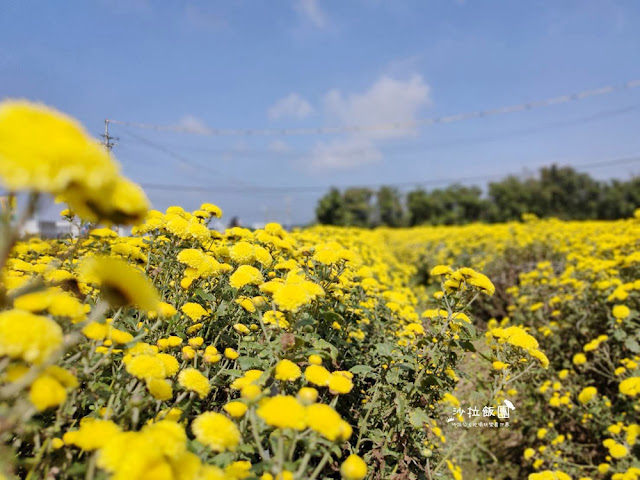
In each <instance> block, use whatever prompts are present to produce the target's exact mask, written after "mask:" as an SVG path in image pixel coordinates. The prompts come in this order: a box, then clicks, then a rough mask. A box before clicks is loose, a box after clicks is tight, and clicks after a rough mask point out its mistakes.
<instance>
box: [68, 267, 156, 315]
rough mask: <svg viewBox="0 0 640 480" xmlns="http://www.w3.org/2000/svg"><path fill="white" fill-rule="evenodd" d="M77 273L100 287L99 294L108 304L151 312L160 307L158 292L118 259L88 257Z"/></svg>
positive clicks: (135, 270) (142, 274) (144, 276)
mask: <svg viewBox="0 0 640 480" xmlns="http://www.w3.org/2000/svg"><path fill="white" fill-rule="evenodd" d="M80 274H81V276H82V277H83V278H84V279H85V281H86V282H87V283H93V284H96V285H97V286H98V287H100V293H101V294H102V296H103V297H104V298H105V299H106V300H107V301H108V302H109V303H110V304H111V305H114V306H124V305H135V306H137V307H139V308H141V309H142V310H155V309H157V308H158V306H159V304H160V297H159V295H158V292H157V291H156V289H155V287H154V286H153V284H152V283H151V281H150V280H149V279H148V278H147V276H146V275H145V274H144V273H142V272H141V271H140V270H138V269H136V268H134V267H133V266H131V265H129V264H128V263H127V262H125V261H124V260H120V259H119V258H115V257H91V258H88V259H86V260H85V261H84V262H83V263H82V265H81V267H80Z"/></svg>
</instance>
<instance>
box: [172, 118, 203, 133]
mask: <svg viewBox="0 0 640 480" xmlns="http://www.w3.org/2000/svg"><path fill="white" fill-rule="evenodd" d="M177 126H178V127H180V128H184V129H185V130H190V131H192V132H194V133H202V134H204V133H207V131H208V130H209V128H208V127H207V125H206V124H205V123H204V122H203V121H202V120H200V119H199V118H198V117H196V116H194V115H185V116H183V117H182V118H181V119H180V121H179V122H178V125H177Z"/></svg>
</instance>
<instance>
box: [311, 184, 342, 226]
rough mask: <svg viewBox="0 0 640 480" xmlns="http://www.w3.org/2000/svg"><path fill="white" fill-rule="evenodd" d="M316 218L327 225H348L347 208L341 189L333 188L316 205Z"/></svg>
mask: <svg viewBox="0 0 640 480" xmlns="http://www.w3.org/2000/svg"><path fill="white" fill-rule="evenodd" d="M316 218H317V219H318V222H319V223H322V224H325V225H346V210H345V203H344V199H343V198H342V194H341V193H340V190H338V189H337V188H331V189H330V190H329V192H328V193H327V194H326V195H325V196H324V197H322V198H321V199H320V200H319V202H318V205H317V207H316Z"/></svg>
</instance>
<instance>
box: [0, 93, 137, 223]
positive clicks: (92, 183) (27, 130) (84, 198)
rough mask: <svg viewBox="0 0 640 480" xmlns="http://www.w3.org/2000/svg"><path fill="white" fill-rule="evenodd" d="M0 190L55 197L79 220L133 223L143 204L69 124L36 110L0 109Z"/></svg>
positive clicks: (98, 149)
mask: <svg viewBox="0 0 640 480" xmlns="http://www.w3.org/2000/svg"><path fill="white" fill-rule="evenodd" d="M0 184H2V185H3V186H4V187H5V188H7V189H8V190H12V191H20V190H30V191H36V192H46V193H50V194H52V195H57V196H58V199H60V200H62V201H65V202H67V203H68V204H69V206H70V207H71V209H72V210H73V211H74V212H75V213H76V214H77V215H79V216H80V217H82V218H83V219H85V220H89V221H93V222H97V221H107V222H112V223H122V224H125V223H139V222H141V221H142V220H143V219H144V217H145V215H146V212H147V210H148V209H149V201H148V200H147V197H146V195H145V194H144V191H143V190H142V189H141V188H140V187H139V186H138V185H136V184H134V183H132V182H131V181H129V180H127V179H126V178H124V177H123V176H121V175H120V172H119V165H118V164H117V163H116V162H115V161H114V160H112V159H111V157H110V156H109V153H108V152H107V151H106V149H105V148H104V147H103V146H102V145H100V144H99V143H98V142H97V141H96V140H94V139H93V138H91V137H90V136H89V135H88V134H87V132H86V131H85V130H84V129H83V128H82V126H81V125H80V124H78V123H77V122H76V121H75V120H73V119H72V118H70V117H68V116H66V115H64V114H63V113H61V112H58V111H56V110H54V109H51V108H48V107H46V106H44V105H41V104H36V103H30V102H27V101H16V100H9V101H6V102H3V103H2V104H0Z"/></svg>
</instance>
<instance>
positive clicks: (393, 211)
mask: <svg viewBox="0 0 640 480" xmlns="http://www.w3.org/2000/svg"><path fill="white" fill-rule="evenodd" d="M376 200H377V204H376V207H377V214H378V223H380V224H382V225H386V226H388V227H399V226H401V225H402V224H403V222H404V209H403V208H402V200H401V198H400V193H398V190H397V189H395V188H391V187H381V188H380V190H378V193H377V194H376Z"/></svg>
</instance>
